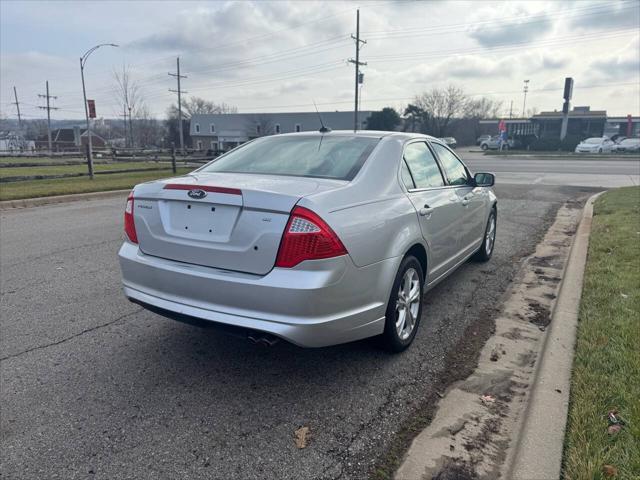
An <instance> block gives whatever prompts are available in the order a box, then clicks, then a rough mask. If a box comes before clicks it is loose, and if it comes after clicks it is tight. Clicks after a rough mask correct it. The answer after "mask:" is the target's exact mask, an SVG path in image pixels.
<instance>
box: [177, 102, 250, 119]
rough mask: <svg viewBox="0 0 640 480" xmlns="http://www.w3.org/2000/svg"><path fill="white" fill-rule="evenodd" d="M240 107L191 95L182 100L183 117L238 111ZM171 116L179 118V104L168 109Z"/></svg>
mask: <svg viewBox="0 0 640 480" xmlns="http://www.w3.org/2000/svg"><path fill="white" fill-rule="evenodd" d="M237 112H238V108H237V107H235V106H233V105H229V104H227V103H224V102H223V103H215V102H213V101H211V100H206V99H204V98H200V97H193V96H192V97H190V98H187V99H185V100H183V102H182V118H184V119H187V120H188V119H190V118H191V116H192V115H198V114H215V113H237ZM167 115H168V116H169V117H170V118H178V106H177V105H175V104H174V105H171V106H170V107H169V110H168V111H167Z"/></svg>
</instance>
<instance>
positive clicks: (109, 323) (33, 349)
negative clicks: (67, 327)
mask: <svg viewBox="0 0 640 480" xmlns="http://www.w3.org/2000/svg"><path fill="white" fill-rule="evenodd" d="M142 310H144V309H143V308H138V309H136V310H134V311H133V312H129V313H126V314H124V315H121V316H119V317H118V318H115V319H113V320H110V321H108V322H106V323H103V324H100V325H96V326H95V327H91V328H86V329H84V330H82V331H81V332H78V333H75V334H73V335H71V336H70V337H66V338H63V339H62V340H58V341H56V342H51V343H47V344H45V345H38V346H37V347H32V348H28V349H26V350H23V351H22V352H18V353H14V354H12V355H7V356H6V357H1V358H0V362H4V361H5V360H11V359H13V358H16V357H20V356H21V355H24V354H26V353H30V352H33V351H36V350H43V349H45V348H49V347H54V346H56V345H60V344H62V343H66V342H68V341H69V340H73V339H74V338H77V337H80V336H81V335H84V334H85V333H91V332H94V331H95V330H99V329H101V328H105V327H109V326H111V325H113V324H114V323H116V322H119V321H120V320H124V319H125V318H128V317H130V316H132V315H135V314H136V313H139V312H141V311H142Z"/></svg>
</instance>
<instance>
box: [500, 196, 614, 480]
mask: <svg viewBox="0 0 640 480" xmlns="http://www.w3.org/2000/svg"><path fill="white" fill-rule="evenodd" d="M601 194H602V192H601V193H598V194H596V195H594V196H592V197H591V198H589V200H587V203H586V204H585V206H584V210H583V214H582V220H581V221H580V225H579V226H578V230H577V231H576V235H575V238H574V241H573V245H572V246H571V252H570V254H569V259H568V261H567V264H566V267H565V272H564V275H563V280H562V285H561V286H560V291H559V294H558V298H557V300H556V304H555V307H554V309H553V314H552V320H551V326H550V329H549V331H548V332H547V336H546V338H545V340H544V344H543V346H542V349H541V352H540V355H539V357H538V358H539V360H538V368H537V371H536V373H535V380H534V382H533V384H532V386H531V393H530V395H529V400H528V403H527V406H526V408H525V410H524V412H523V414H522V417H523V419H524V420H523V421H522V422H521V423H520V429H519V431H517V432H514V438H516V439H517V440H516V443H515V445H514V447H513V448H512V451H511V452H510V454H509V456H508V458H507V462H506V464H505V468H504V469H503V471H504V472H506V474H505V475H504V478H509V479H513V480H533V479H536V480H552V479H558V478H560V473H561V472H560V471H561V467H562V451H563V444H564V435H565V429H566V424H567V414H568V409H569V390H570V386H571V371H572V366H573V356H574V348H575V341H576V333H577V326H578V312H579V308H580V297H581V295H582V282H583V278H584V269H585V265H586V261H587V252H588V248H589V235H590V233H591V221H592V218H593V203H594V201H595V200H596V198H597V197H598V196H600V195H601Z"/></svg>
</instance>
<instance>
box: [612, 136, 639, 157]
mask: <svg viewBox="0 0 640 480" xmlns="http://www.w3.org/2000/svg"><path fill="white" fill-rule="evenodd" d="M612 151H614V152H617V153H638V152H640V138H625V139H624V140H622V141H621V142H620V143H618V144H616V145H614V146H613V149H612Z"/></svg>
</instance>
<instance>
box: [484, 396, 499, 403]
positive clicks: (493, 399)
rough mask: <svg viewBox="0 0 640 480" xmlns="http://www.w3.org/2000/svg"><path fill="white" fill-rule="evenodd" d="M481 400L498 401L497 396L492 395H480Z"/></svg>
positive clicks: (485, 401)
mask: <svg viewBox="0 0 640 480" xmlns="http://www.w3.org/2000/svg"><path fill="white" fill-rule="evenodd" d="M480 400H482V403H495V401H496V399H495V397H493V396H491V395H482V397H480Z"/></svg>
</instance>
